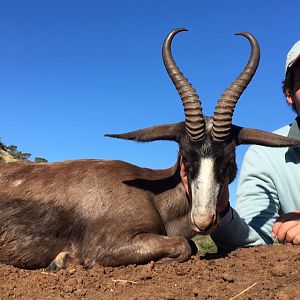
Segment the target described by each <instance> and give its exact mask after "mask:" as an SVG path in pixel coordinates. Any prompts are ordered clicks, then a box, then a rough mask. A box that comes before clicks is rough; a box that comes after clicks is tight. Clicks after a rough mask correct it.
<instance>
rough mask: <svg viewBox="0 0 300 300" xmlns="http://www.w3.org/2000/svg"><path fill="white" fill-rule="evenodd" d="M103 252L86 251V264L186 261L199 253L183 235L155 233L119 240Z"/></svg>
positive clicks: (88, 265)
mask: <svg viewBox="0 0 300 300" xmlns="http://www.w3.org/2000/svg"><path fill="white" fill-rule="evenodd" d="M124 239H125V238H124ZM101 252H102V254H100V253H98V254H96V253H94V255H93V254H92V253H85V255H84V256H85V257H87V258H88V259H86V260H85V262H84V265H85V266H87V267H91V266H93V265H95V264H96V263H98V264H100V265H103V266H120V265H128V264H144V263H148V262H150V261H156V262H169V261H177V262H185V261H187V260H188V259H189V258H190V257H191V256H192V255H193V254H196V253H197V247H196V245H195V244H194V242H193V241H188V240H187V239H185V238H184V237H182V236H171V237H170V236H163V235H158V234H153V233H140V234H137V235H135V236H134V237H132V238H128V237H127V238H126V241H124V240H123V239H122V240H118V245H115V246H114V247H113V248H111V249H109V250H108V249H106V251H104V252H103V251H101Z"/></svg>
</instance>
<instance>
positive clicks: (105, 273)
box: [0, 245, 300, 300]
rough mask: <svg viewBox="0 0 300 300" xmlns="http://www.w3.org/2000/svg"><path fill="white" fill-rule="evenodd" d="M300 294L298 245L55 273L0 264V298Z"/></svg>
mask: <svg viewBox="0 0 300 300" xmlns="http://www.w3.org/2000/svg"><path fill="white" fill-rule="evenodd" d="M299 291H300V247H298V246H291V245H269V246H258V247H253V248H245V249H238V250H235V251H233V252H231V253H229V254H226V255H217V254H206V255H196V256H193V257H192V258H191V259H190V260H189V261H188V262H185V263H169V264H158V263H153V262H152V263H149V264H147V265H140V266H135V265H130V266H127V267H119V268H109V267H106V268H104V267H101V266H97V267H94V268H92V269H89V270H85V269H83V268H82V267H81V266H73V267H70V268H68V269H65V270H60V271H58V272H57V273H49V272H45V271H44V270H41V269H39V270H24V269H18V268H15V267H12V266H8V265H0V299H64V298H68V299H222V300H223V299H299Z"/></svg>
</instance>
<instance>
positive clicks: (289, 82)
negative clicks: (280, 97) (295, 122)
mask: <svg viewBox="0 0 300 300" xmlns="http://www.w3.org/2000/svg"><path fill="white" fill-rule="evenodd" d="M298 65H300V60H298V61H297V62H295V63H294V65H293V66H292V67H291V68H288V69H287V72H286V75H285V78H284V80H283V81H282V91H283V93H284V95H285V96H286V92H287V91H289V92H290V93H293V90H294V83H295V82H294V74H295V69H296V66H298ZM292 108H293V110H294V111H295V112H296V113H297V108H296V105H295V103H293V104H292Z"/></svg>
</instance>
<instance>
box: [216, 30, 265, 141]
mask: <svg viewBox="0 0 300 300" xmlns="http://www.w3.org/2000/svg"><path fill="white" fill-rule="evenodd" d="M236 35H242V36H244V37H246V38H247V39H248V40H249V42H250V44H251V56H250V58H249V60H248V63H247V65H246V67H245V68H244V70H243V71H242V73H241V74H240V75H239V76H238V77H237V78H236V79H235V81H234V82H233V83H232V84H231V85H230V87H229V88H228V89H226V90H225V92H224V93H223V94H222V95H221V97H220V99H219V101H218V103H217V105H216V108H215V111H214V116H213V128H212V137H213V139H214V140H215V141H218V142H223V141H225V139H226V138H227V137H228V135H229V134H230V130H231V122H232V116H233V112H234V108H235V105H236V103H237V101H238V99H239V98H240V96H241V94H242V93H243V91H244V90H245V89H246V87H247V85H248V84H249V83H250V81H251V79H252V77H253V76H254V74H255V72H256V69H257V67H258V64H259V58H260V49H259V44H258V42H257V40H256V39H255V38H254V36H252V35H251V34H250V33H248V32H239V33H236Z"/></svg>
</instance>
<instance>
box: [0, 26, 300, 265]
mask: <svg viewBox="0 0 300 300" xmlns="http://www.w3.org/2000/svg"><path fill="white" fill-rule="evenodd" d="M180 31H183V29H176V30H174V31H172V32H171V33H170V34H169V35H168V37H167V38H166V40H165V42H164V45H163V59H164V63H165V66H166V69H167V72H168V74H169V75H170V77H171V79H172V81H173V83H174V85H175V87H176V88H177V90H178V92H179V94H180V97H181V100H182V102H183V106H184V110H185V117H186V118H185V122H180V123H177V124H169V125H159V126H155V127H152V128H146V129H141V130H138V131H135V132H130V133H125V134H117V135H109V136H111V137H117V138H123V139H131V140H136V141H142V142H145V141H154V140H173V141H176V142H178V144H179V156H178V159H177V162H176V164H175V165H174V166H173V167H171V168H169V169H166V170H151V169H146V168H139V167H137V166H134V165H131V164H128V163H126V162H122V161H106V160H76V161H65V162H60V163H30V162H13V163H8V164H4V163H1V164H0V262H2V263H7V264H12V265H15V266H18V267H25V268H38V267H46V266H48V265H49V264H50V263H51V262H52V261H53V260H54V259H55V258H57V257H58V256H59V254H60V253H67V254H68V255H69V256H70V257H73V258H76V259H77V260H79V262H80V263H81V264H83V265H85V266H87V267H91V266H93V265H95V264H101V265H105V266H117V265H126V264H130V263H135V264H140V263H145V262H148V261H152V260H154V261H168V260H176V261H179V262H183V261H186V260H187V259H188V258H189V257H190V256H191V255H192V253H193V250H194V247H193V244H192V243H191V242H189V241H188V240H189V239H190V238H191V237H193V236H194V235H195V234H197V233H201V234H207V233H209V232H211V231H212V230H213V229H214V228H215V227H216V226H217V224H218V219H219V215H218V209H217V202H218V198H219V197H220V195H221V194H222V190H223V185H224V182H225V181H226V180H227V179H228V178H229V182H231V181H232V180H233V179H234V178H235V176H236V163H235V147H236V145H239V144H248V143H255V144H260V145H266V146H295V145H300V142H299V141H297V140H293V139H288V138H285V137H282V136H277V135H274V134H271V133H267V132H263V131H258V130H254V129H247V128H241V127H238V126H235V125H232V124H231V119H232V114H233V110H234V107H235V104H236V102H237V100H238V98H239V97H240V95H241V94H242V92H243V90H244V89H245V88H246V86H247V85H248V83H249V82H250V81H251V78H252V76H253V75H254V73H255V71H256V68H257V66H258V61H259V47H258V44H257V42H256V40H255V39H254V38H253V36H251V35H250V34H248V33H242V35H244V36H245V37H246V38H247V39H248V40H249V41H250V43H251V46H252V53H251V57H250V59H249V62H248V64H247V66H246V67H245V69H244V71H243V72H242V73H241V75H240V76H239V77H238V78H237V79H236V80H235V82H234V83H232V85H231V86H230V87H229V89H227V90H226V91H225V93H224V94H223V95H222V96H221V99H220V100H219V102H218V104H217V106H216V110H215V113H214V116H213V117H204V116H203V115H202V108H201V104H200V101H199V99H198V96H197V95H196V92H195V90H194V89H193V88H192V86H191V85H190V84H189V83H188V81H187V79H185V78H184V77H183V75H182V73H181V72H180V71H179V69H178V67H177V66H176V64H175V62H174V60H173V57H172V55H171V42H172V39H173V37H174V35H175V34H177V33H178V32H180ZM186 182H187V184H183V183H186ZM55 263H56V264H57V260H54V264H55ZM50 265H51V264H50ZM52 266H53V263H52Z"/></svg>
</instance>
